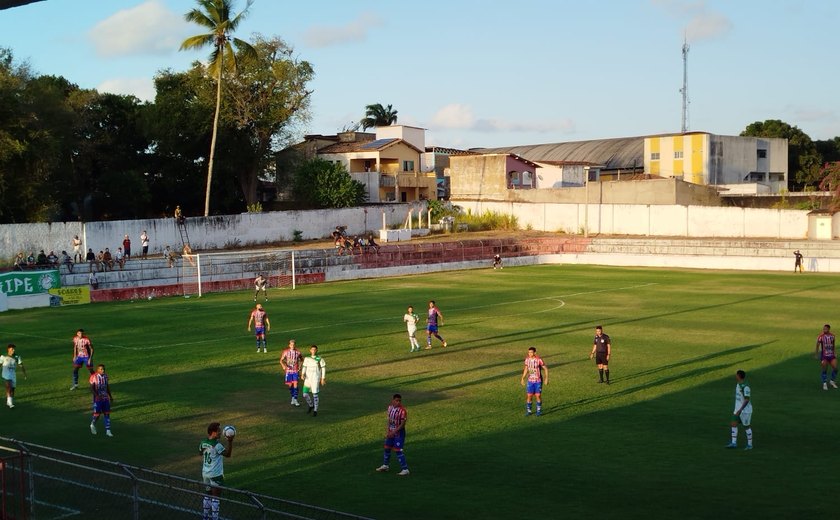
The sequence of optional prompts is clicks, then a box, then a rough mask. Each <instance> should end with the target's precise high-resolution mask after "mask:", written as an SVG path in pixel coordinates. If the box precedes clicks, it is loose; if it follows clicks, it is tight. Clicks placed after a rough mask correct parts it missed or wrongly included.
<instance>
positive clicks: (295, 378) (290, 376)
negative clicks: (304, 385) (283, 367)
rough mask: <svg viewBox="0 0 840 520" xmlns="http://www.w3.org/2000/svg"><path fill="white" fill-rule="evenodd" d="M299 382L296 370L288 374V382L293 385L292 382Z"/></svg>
mask: <svg viewBox="0 0 840 520" xmlns="http://www.w3.org/2000/svg"><path fill="white" fill-rule="evenodd" d="M297 382H298V373H297V372H294V373H291V374H286V384H287V385H291V384H292V383H297Z"/></svg>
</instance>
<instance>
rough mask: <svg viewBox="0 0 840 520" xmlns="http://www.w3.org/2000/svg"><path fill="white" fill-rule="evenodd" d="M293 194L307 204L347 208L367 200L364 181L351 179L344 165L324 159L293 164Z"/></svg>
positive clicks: (314, 206)
mask: <svg viewBox="0 0 840 520" xmlns="http://www.w3.org/2000/svg"><path fill="white" fill-rule="evenodd" d="M294 194H295V197H296V198H297V200H298V201H299V202H301V203H303V204H305V205H306V206H307V207H311V208H349V207H352V206H358V205H359V204H362V203H364V202H365V201H366V200H367V194H366V193H365V186H364V184H362V183H361V182H359V181H356V180H353V178H352V177H351V176H350V174H349V173H347V170H346V169H345V168H344V165H342V164H340V163H333V162H330V161H326V160H324V159H312V160H311V161H306V162H304V163H302V164H300V165H299V166H298V167H297V170H296V171H295V174H294Z"/></svg>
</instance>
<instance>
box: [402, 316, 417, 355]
mask: <svg viewBox="0 0 840 520" xmlns="http://www.w3.org/2000/svg"><path fill="white" fill-rule="evenodd" d="M403 321H404V322H405V326H406V328H407V329H408V342H409V344H410V345H411V350H409V352H420V343H418V342H417V322H418V321H420V316H418V315H417V314H416V313H415V312H414V307H412V306H411V305H409V306H408V310H407V311H406V313H405V314H404V315H403Z"/></svg>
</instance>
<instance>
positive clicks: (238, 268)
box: [181, 250, 297, 298]
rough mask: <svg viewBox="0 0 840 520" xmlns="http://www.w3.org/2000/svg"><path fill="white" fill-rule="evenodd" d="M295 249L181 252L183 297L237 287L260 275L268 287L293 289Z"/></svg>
mask: <svg viewBox="0 0 840 520" xmlns="http://www.w3.org/2000/svg"><path fill="white" fill-rule="evenodd" d="M295 270H296V269H295V253H294V251H291V250H269V251H237V252H232V253H200V254H190V255H187V254H185V255H182V256H181V285H182V287H183V294H184V297H185V298H186V297H190V296H197V297H201V296H202V295H203V294H204V293H206V292H224V291H237V290H242V289H246V288H250V289H252V288H253V287H254V284H253V281H254V279H255V278H256V277H257V276H259V275H263V276H264V277H265V278H267V279H268V289H269V290H271V289H286V288H290V289H295V287H296V285H297V279H296V276H295Z"/></svg>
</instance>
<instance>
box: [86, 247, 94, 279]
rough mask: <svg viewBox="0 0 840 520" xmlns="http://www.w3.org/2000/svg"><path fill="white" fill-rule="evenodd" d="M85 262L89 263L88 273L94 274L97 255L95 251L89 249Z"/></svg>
mask: <svg viewBox="0 0 840 520" xmlns="http://www.w3.org/2000/svg"><path fill="white" fill-rule="evenodd" d="M85 261H86V262H87V263H88V272H89V273H92V272H94V271H95V270H96V253H94V252H93V249H91V248H88V252H87V254H86V255H85Z"/></svg>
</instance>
